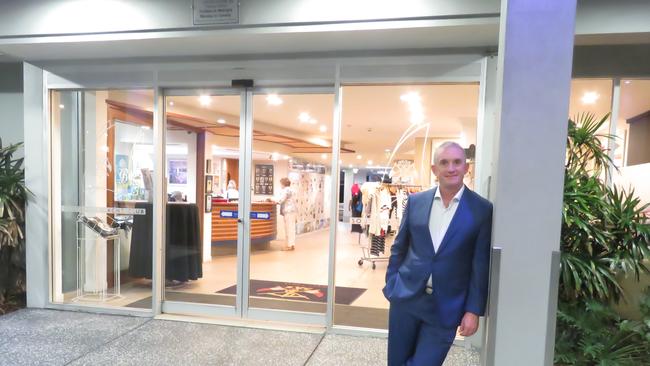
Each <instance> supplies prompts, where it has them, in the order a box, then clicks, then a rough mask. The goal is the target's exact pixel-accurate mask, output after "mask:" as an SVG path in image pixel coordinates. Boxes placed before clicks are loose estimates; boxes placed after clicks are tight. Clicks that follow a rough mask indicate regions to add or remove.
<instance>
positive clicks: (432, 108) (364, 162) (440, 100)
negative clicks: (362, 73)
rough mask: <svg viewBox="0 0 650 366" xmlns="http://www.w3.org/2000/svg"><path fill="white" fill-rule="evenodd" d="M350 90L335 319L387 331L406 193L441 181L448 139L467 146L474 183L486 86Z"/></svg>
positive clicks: (346, 91)
mask: <svg viewBox="0 0 650 366" xmlns="http://www.w3.org/2000/svg"><path fill="white" fill-rule="evenodd" d="M342 93H343V105H342V111H343V115H342V123H341V174H342V180H343V186H344V188H343V192H344V193H343V194H344V199H343V203H342V204H341V205H342V207H341V210H342V212H343V214H342V215H340V219H339V220H340V222H338V223H337V247H336V289H337V292H336V301H335V302H336V303H335V308H334V324H336V325H345V326H353V327H364V328H376V329H387V326H388V306H389V303H388V301H387V300H386V299H385V298H384V296H383V294H382V292H381V290H382V288H383V287H384V281H385V275H386V267H387V259H388V257H389V255H390V248H391V244H392V242H393V241H394V240H395V236H396V234H397V231H398V229H399V224H400V220H401V213H402V209H403V207H404V204H405V200H406V197H407V196H408V195H409V194H412V193H414V192H419V191H422V190H427V189H429V188H431V187H432V186H435V185H436V182H435V176H433V174H432V173H431V162H432V158H433V156H432V155H433V152H434V151H435V148H436V147H437V146H438V145H439V144H440V143H442V142H444V141H447V140H452V141H455V142H457V143H459V144H460V145H461V146H463V147H464V148H465V149H466V151H467V154H468V158H469V163H470V172H469V173H468V175H467V176H466V184H467V185H468V187H470V188H473V187H474V167H475V156H474V152H475V151H476V131H477V111H478V100H479V85H478V84H430V85H363V86H345V87H343V91H342ZM351 294H352V295H351Z"/></svg>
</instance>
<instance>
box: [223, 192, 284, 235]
mask: <svg viewBox="0 0 650 366" xmlns="http://www.w3.org/2000/svg"><path fill="white" fill-rule="evenodd" d="M276 207H277V206H276V204H275V203H270V202H253V207H252V209H251V211H252V213H253V214H254V215H257V216H259V217H268V218H262V219H256V218H253V219H251V220H250V221H251V244H258V243H259V244H261V243H268V242H270V241H271V240H274V239H275V238H276V236H277V223H276V220H277V215H276V212H277V208H276ZM236 212H237V202H221V200H219V199H216V198H213V199H212V245H213V246H222V245H232V244H236V243H237V218H236V217H233V216H234V215H233V213H236Z"/></svg>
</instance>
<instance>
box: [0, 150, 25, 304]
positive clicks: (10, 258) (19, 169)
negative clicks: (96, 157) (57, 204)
mask: <svg viewBox="0 0 650 366" xmlns="http://www.w3.org/2000/svg"><path fill="white" fill-rule="evenodd" d="M20 146H21V144H13V145H9V146H7V147H4V146H3V145H2V140H1V139H0V314H1V313H3V312H4V310H3V309H4V308H11V307H12V306H14V307H15V306H16V305H17V304H20V303H21V302H23V300H22V298H23V296H24V293H25V244H24V243H25V242H24V229H25V213H24V212H25V201H26V199H27V196H28V194H29V191H28V190H27V188H26V187H25V171H24V169H23V159H22V158H21V159H15V158H14V154H15V152H16V150H18V148H19V147H20Z"/></svg>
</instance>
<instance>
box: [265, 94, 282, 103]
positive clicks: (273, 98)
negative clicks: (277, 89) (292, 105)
mask: <svg viewBox="0 0 650 366" xmlns="http://www.w3.org/2000/svg"><path fill="white" fill-rule="evenodd" d="M266 102H267V103H268V104H269V105H280V104H282V98H280V97H279V96H278V95H277V94H269V95H267V96H266Z"/></svg>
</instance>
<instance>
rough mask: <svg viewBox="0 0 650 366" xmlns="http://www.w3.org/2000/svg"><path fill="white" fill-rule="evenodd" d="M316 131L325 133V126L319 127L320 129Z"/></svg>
mask: <svg viewBox="0 0 650 366" xmlns="http://www.w3.org/2000/svg"><path fill="white" fill-rule="evenodd" d="M318 130H319V131H320V132H325V131H327V126H325V125H320V127H319V128H318Z"/></svg>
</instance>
